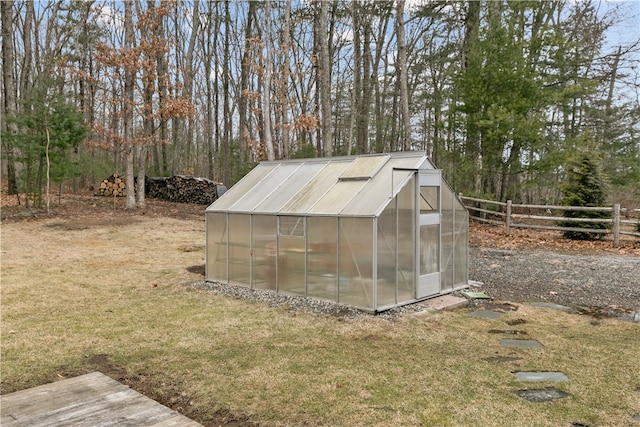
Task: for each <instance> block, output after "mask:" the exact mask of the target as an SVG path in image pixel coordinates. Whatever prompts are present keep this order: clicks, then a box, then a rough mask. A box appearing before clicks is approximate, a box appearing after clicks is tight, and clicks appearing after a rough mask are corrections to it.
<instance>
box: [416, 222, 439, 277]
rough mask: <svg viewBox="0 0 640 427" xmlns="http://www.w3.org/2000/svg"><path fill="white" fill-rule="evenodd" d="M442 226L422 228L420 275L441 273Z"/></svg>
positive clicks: (435, 225) (424, 226) (422, 226)
mask: <svg viewBox="0 0 640 427" xmlns="http://www.w3.org/2000/svg"><path fill="white" fill-rule="evenodd" d="M439 265H440V225H439V224H432V225H421V226H420V274H421V275H425V274H431V273H437V272H439V271H440V269H439Z"/></svg>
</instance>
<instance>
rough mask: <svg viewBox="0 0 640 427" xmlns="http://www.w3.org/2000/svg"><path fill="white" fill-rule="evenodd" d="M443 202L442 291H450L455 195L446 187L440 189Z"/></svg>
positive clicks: (452, 265) (452, 268)
mask: <svg viewBox="0 0 640 427" xmlns="http://www.w3.org/2000/svg"><path fill="white" fill-rule="evenodd" d="M440 192H441V202H442V210H441V213H442V216H441V218H442V219H441V223H440V233H441V237H440V238H441V244H442V247H441V248H442V249H441V252H440V254H441V256H442V259H441V264H440V268H441V270H440V271H441V273H442V274H441V275H440V283H441V286H440V290H441V291H449V290H451V289H453V271H454V267H455V266H454V256H455V253H454V245H453V242H454V229H453V227H454V224H453V215H454V209H453V199H454V197H453V193H452V192H451V190H449V189H448V188H447V187H446V186H442V187H440Z"/></svg>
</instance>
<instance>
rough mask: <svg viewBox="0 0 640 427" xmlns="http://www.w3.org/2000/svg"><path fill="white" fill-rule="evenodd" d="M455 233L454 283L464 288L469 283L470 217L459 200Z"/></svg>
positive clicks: (457, 201) (456, 206) (457, 202)
mask: <svg viewBox="0 0 640 427" xmlns="http://www.w3.org/2000/svg"><path fill="white" fill-rule="evenodd" d="M455 233H456V234H455V257H456V258H455V270H454V277H453V282H454V285H455V286H462V285H466V284H467V282H468V281H469V277H468V263H469V260H468V256H469V216H468V214H467V211H466V209H465V208H464V206H463V205H462V204H461V203H460V201H459V200H457V199H456V200H455Z"/></svg>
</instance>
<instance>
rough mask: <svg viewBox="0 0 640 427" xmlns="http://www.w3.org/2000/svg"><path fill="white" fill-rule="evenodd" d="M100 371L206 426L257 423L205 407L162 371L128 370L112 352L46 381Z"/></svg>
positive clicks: (251, 425)
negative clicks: (120, 364)
mask: <svg viewBox="0 0 640 427" xmlns="http://www.w3.org/2000/svg"><path fill="white" fill-rule="evenodd" d="M95 371H99V372H101V373H103V374H105V375H107V376H108V377H110V378H113V379H114V380H116V381H118V382H120V383H122V384H124V385H127V386H129V387H131V388H132V389H133V390H135V391H137V392H138V393H141V394H143V395H145V396H147V397H149V398H151V399H153V400H155V401H156V402H159V403H161V404H163V405H165V406H167V407H168V408H171V409H173V410H174V411H176V412H179V413H181V414H182V415H184V416H186V417H188V418H191V419H192V420H195V421H197V422H199V423H200V424H202V425H204V426H212V427H213V426H216V427H218V426H225V427H254V426H256V424H255V423H253V422H252V421H251V420H249V418H248V417H247V416H244V415H236V414H233V413H232V412H230V411H229V410H227V409H224V408H219V409H214V408H211V409H208V408H207V409H203V408H202V407H200V406H199V405H197V404H196V403H197V399H198V396H196V395H193V394H190V393H189V392H188V391H187V390H188V387H187V386H186V385H185V384H182V383H180V382H179V381H177V382H172V381H168V380H167V379H166V376H165V375H164V373H162V372H147V371H139V372H128V371H127V370H126V369H125V368H124V367H122V366H119V365H118V364H117V363H115V362H114V361H113V359H112V358H111V356H109V355H108V354H102V353H101V354H92V355H89V356H87V357H86V358H85V359H84V360H83V362H82V365H81V366H78V367H60V368H59V369H58V370H57V372H56V373H55V375H53V376H51V378H48V379H47V380H46V381H43V383H48V382H53V381H57V380H60V379H63V378H72V377H76V376H79V375H83V374H88V373H90V372H95Z"/></svg>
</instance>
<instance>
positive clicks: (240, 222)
mask: <svg viewBox="0 0 640 427" xmlns="http://www.w3.org/2000/svg"><path fill="white" fill-rule="evenodd" d="M227 218H228V226H229V247H228V254H229V257H228V258H227V262H228V263H229V281H230V282H236V283H239V284H243V285H246V286H251V217H250V216H249V215H243V214H234V213H230V214H229V215H228V217H227Z"/></svg>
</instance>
